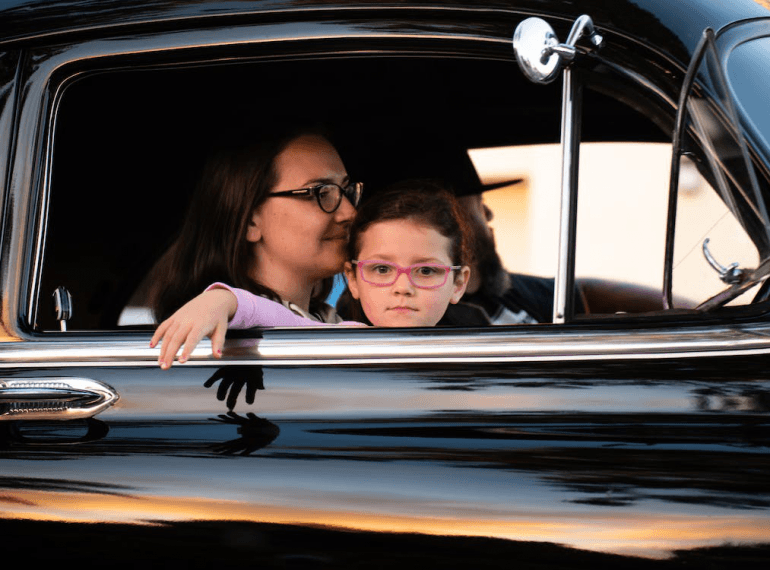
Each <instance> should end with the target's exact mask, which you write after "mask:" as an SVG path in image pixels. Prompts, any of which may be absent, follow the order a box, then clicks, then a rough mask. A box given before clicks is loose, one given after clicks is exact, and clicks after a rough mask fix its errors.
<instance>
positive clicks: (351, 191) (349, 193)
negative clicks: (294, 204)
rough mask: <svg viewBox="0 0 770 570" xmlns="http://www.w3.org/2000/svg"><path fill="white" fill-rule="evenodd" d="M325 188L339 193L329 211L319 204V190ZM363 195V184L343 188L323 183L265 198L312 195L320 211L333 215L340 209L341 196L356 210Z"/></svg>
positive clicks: (353, 184)
mask: <svg viewBox="0 0 770 570" xmlns="http://www.w3.org/2000/svg"><path fill="white" fill-rule="evenodd" d="M326 186H334V187H335V188H337V189H338V190H339V193H338V194H337V203H336V204H335V205H334V207H333V208H332V209H331V210H327V209H325V208H324V207H323V205H322V204H321V189H322V188H324V187H326ZM363 193H364V183H363V182H351V183H350V184H348V185H347V186H346V187H344V188H343V187H342V186H340V185H339V184H335V183H334V182H323V183H321V184H316V185H315V186H310V187H309V188H297V189H296V190H282V191H281V192H273V193H272V194H268V195H267V197H268V198H271V197H273V196H309V195H310V194H313V195H314V196H315V199H316V202H318V207H319V208H321V210H323V211H324V212H326V213H327V214H333V213H334V212H336V211H337V209H338V208H339V207H340V204H342V198H343V196H344V197H345V198H347V199H348V201H349V202H350V203H351V205H352V206H353V207H354V208H357V207H358V204H359V202H360V201H361V195H362V194H363Z"/></svg>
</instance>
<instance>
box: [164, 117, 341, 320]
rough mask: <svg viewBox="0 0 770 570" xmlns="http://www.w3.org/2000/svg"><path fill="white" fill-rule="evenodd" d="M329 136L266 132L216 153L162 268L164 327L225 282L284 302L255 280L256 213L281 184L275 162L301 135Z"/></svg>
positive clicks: (320, 291)
mask: <svg viewBox="0 0 770 570" xmlns="http://www.w3.org/2000/svg"><path fill="white" fill-rule="evenodd" d="M306 134H314V135H320V136H324V137H325V138H328V137H326V136H325V135H324V134H323V133H322V132H321V131H320V130H319V129H316V128H308V127H302V128H293V129H284V130H283V134H278V135H276V134H271V135H267V134H265V133H262V134H261V136H260V135H258V136H259V138H260V141H259V142H256V143H254V142H252V143H243V142H242V141H243V139H242V138H241V137H233V139H232V140H231V142H229V143H228V144H226V145H223V146H220V148H219V149H218V150H217V151H215V152H213V153H212V154H211V156H210V158H209V159H208V160H207V162H206V165H205V166H204V169H203V174H202V176H201V178H200V181H199V183H198V186H197V188H196V190H195V194H194V195H193V198H192V200H191V202H190V205H189V208H188V211H187V215H186V217H185V220H184V223H183V225H182V228H181V230H180V232H179V235H178V237H177V238H176V240H175V241H174V243H173V245H172V246H171V250H170V252H169V254H168V259H169V262H168V263H166V264H164V266H163V267H161V268H160V274H159V279H158V283H157V289H156V291H157V294H156V295H155V299H154V303H153V308H154V311H155V317H156V319H157V320H158V322H160V321H162V320H164V319H166V318H168V317H169V316H170V315H171V314H172V313H173V312H174V311H176V310H177V309H178V308H179V307H181V306H182V305H183V304H185V303H186V302H187V301H189V300H190V299H192V298H193V297H195V296H196V295H198V294H199V293H201V292H203V290H204V289H205V288H206V287H207V286H208V285H210V284H211V283H214V282H217V281H221V282H223V283H227V284H228V285H231V286H233V287H238V288H241V289H246V290H247V291H251V292H252V293H255V294H257V295H262V296H265V297H268V298H270V299H273V300H275V301H279V302H280V300H281V299H280V297H279V296H278V295H277V294H276V293H275V292H274V291H272V290H271V289H269V288H268V287H266V286H264V285H262V284H261V283H259V282H258V281H256V280H255V279H253V278H252V277H251V271H250V270H251V268H252V267H253V266H254V261H255V260H254V252H253V247H251V244H250V243H249V242H248V241H247V240H246V230H247V228H248V224H249V221H250V219H251V215H252V212H254V210H255V209H257V208H258V207H259V206H260V205H261V204H262V203H263V202H264V201H265V200H266V198H267V195H268V193H269V192H270V190H271V189H272V188H273V186H274V185H275V184H276V182H277V173H276V172H275V165H274V163H275V158H276V157H277V156H278V155H279V154H280V153H281V151H282V150H283V149H284V148H286V147H287V146H288V144H289V143H290V142H292V141H293V140H294V139H296V138H297V137H299V136H302V135H306ZM330 288H331V279H327V280H324V284H323V286H322V287H317V288H316V291H315V292H314V296H313V299H312V300H311V307H310V308H311V311H312V310H313V309H314V307H316V306H317V304H318V303H322V302H323V299H324V298H325V297H326V295H328V293H329V290H330Z"/></svg>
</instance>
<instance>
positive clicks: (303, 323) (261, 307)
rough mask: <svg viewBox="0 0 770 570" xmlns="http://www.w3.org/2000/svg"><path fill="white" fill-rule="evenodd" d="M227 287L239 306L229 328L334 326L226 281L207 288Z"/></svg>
mask: <svg viewBox="0 0 770 570" xmlns="http://www.w3.org/2000/svg"><path fill="white" fill-rule="evenodd" d="M215 288H222V289H227V290H228V291H230V292H231V293H232V294H233V295H235V299H236V302H237V308H236V309H235V314H234V315H233V318H232V319H230V322H229V323H228V325H227V328H228V329H250V328H252V327H323V326H333V325H329V324H327V323H321V322H319V321H314V320H312V319H306V318H305V317H301V316H299V315H297V314H295V313H293V312H292V311H291V310H289V309H287V308H286V307H284V306H283V305H281V304H280V303H276V302H275V301H271V300H270V299H266V298H265V297H260V296H259V295H255V294H254V293H250V292H249V291H246V290H244V289H237V288H235V287H230V286H229V285H225V284H224V283H213V284H212V285H209V286H208V287H207V288H206V291H208V290H209V289H215ZM337 324H338V325H347V326H365V325H363V324H362V323H357V322H354V321H343V322H341V323H337Z"/></svg>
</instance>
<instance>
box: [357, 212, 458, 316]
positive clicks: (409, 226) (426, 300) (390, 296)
mask: <svg viewBox="0 0 770 570" xmlns="http://www.w3.org/2000/svg"><path fill="white" fill-rule="evenodd" d="M359 243H360V246H361V247H360V249H359V252H358V261H366V260H379V261H387V262H391V263H394V264H398V265H400V266H401V267H408V266H410V265H414V264H415V263H437V264H441V265H450V266H451V265H453V263H452V259H451V257H450V254H449V251H450V247H451V240H450V239H449V238H448V237H445V236H443V235H441V234H440V233H439V232H437V231H436V230H435V229H433V228H431V227H428V226H425V225H423V224H419V223H415V222H413V221H411V220H387V221H383V222H377V223H374V224H372V225H371V226H369V227H368V228H367V229H366V230H365V231H364V232H363V233H362V234H361V236H360V238H359ZM469 274H470V269H469V268H468V267H463V268H462V269H460V270H456V271H452V272H450V274H449V276H448V278H447V280H446V283H444V285H442V286H441V287H439V288H437V289H421V288H418V287H416V286H415V285H414V284H413V283H412V282H411V281H410V280H409V277H408V276H407V275H406V274H405V273H402V274H400V275H399V276H398V278H397V279H396V282H395V283H393V285H389V286H379V285H373V284H371V283H368V282H367V281H364V280H363V279H362V278H361V274H360V272H359V270H358V268H357V266H353V265H352V264H350V263H346V264H345V276H346V277H347V279H348V286H349V287H350V292H351V294H352V295H353V297H354V298H356V299H359V300H360V301H361V307H362V308H363V310H364V313H366V316H367V317H368V318H369V321H371V323H372V324H373V325H375V326H381V327H419V326H433V325H435V324H436V323H437V322H438V321H439V320H440V319H441V317H443V316H444V313H445V312H446V309H447V306H449V303H457V302H458V301H459V300H460V298H461V297H462V296H463V293H465V286H466V284H467V283H468V276H469Z"/></svg>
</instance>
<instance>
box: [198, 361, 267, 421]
mask: <svg viewBox="0 0 770 570" xmlns="http://www.w3.org/2000/svg"><path fill="white" fill-rule="evenodd" d="M220 380H221V382H220V384H219V387H218V388H217V400H220V401H224V400H225V398H226V399H227V409H228V410H230V411H232V410H233V409H235V403H236V402H237V401H238V396H239V395H240V393H241V390H243V387H244V386H246V403H247V404H253V403H254V396H255V395H256V393H257V390H264V389H265V384H264V381H263V374H262V367H260V366H225V367H223V368H220V369H218V370H217V371H216V372H215V373H214V375H213V376H212V377H211V378H209V379H208V380H206V382H204V383H203V385H204V386H205V387H206V388H211V387H212V386H213V385H214V384H215V383H216V382H218V381H220Z"/></svg>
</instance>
